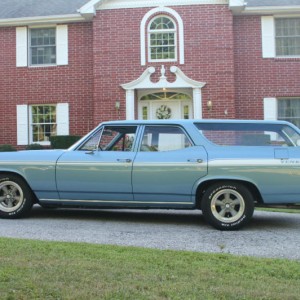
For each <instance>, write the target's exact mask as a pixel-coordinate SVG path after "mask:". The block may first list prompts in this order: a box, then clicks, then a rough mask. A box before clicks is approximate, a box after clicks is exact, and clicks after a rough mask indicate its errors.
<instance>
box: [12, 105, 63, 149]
mask: <svg viewBox="0 0 300 300" xmlns="http://www.w3.org/2000/svg"><path fill="white" fill-rule="evenodd" d="M34 105H39V104H34ZM40 105H53V106H56V126H57V128H56V130H57V131H56V134H57V135H69V103H58V104H40ZM31 106H32V105H27V104H24V105H17V144H18V145H30V144H33V143H35V144H40V145H44V146H48V145H50V141H46V142H33V139H32V130H31V128H32V116H31Z"/></svg>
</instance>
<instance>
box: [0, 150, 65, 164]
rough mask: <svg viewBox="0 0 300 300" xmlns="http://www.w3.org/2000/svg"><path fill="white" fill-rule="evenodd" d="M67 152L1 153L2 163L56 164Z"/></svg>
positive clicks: (30, 151) (26, 151)
mask: <svg viewBox="0 0 300 300" xmlns="http://www.w3.org/2000/svg"><path fill="white" fill-rule="evenodd" d="M65 151H67V150H23V151H16V152H0V164H1V162H22V161H26V162H31V161H32V162H42V161H47V162H56V161H57V159H58V158H59V157H60V156H61V155H62V154H63V153H64V152H65Z"/></svg>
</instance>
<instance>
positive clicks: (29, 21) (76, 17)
mask: <svg viewBox="0 0 300 300" xmlns="http://www.w3.org/2000/svg"><path fill="white" fill-rule="evenodd" d="M92 17H93V16H91V15H89V14H85V15H84V16H82V15H81V14H79V13H78V14H70V15H55V16H45V17H41V16H37V17H25V18H10V19H0V27H5V26H6V27H7V26H19V25H42V24H57V23H73V22H87V21H90V20H91V19H92Z"/></svg>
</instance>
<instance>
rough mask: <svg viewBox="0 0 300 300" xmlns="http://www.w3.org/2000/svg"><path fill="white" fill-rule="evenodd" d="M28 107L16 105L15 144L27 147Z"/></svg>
mask: <svg viewBox="0 0 300 300" xmlns="http://www.w3.org/2000/svg"><path fill="white" fill-rule="evenodd" d="M28 124H29V123H28V105H17V144H18V145H28V126H29V125H28Z"/></svg>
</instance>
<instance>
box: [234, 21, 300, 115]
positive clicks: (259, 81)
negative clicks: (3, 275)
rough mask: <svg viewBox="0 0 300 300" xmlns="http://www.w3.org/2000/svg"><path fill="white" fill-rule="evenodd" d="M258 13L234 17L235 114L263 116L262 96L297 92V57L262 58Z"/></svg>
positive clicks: (299, 63)
mask: <svg viewBox="0 0 300 300" xmlns="http://www.w3.org/2000/svg"><path fill="white" fill-rule="evenodd" d="M260 19H261V18H260V16H237V17H234V23H233V24H234V26H233V28H234V55H235V87H236V96H235V97H236V110H237V114H236V116H237V118H241V119H252V118H255V119H263V98H266V97H292V96H298V97H299V96H300V84H299V82H300V59H292V58H291V59H288V58H262V42H261V21H260Z"/></svg>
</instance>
